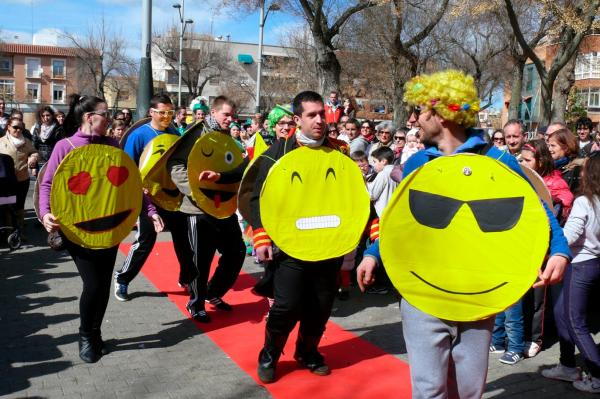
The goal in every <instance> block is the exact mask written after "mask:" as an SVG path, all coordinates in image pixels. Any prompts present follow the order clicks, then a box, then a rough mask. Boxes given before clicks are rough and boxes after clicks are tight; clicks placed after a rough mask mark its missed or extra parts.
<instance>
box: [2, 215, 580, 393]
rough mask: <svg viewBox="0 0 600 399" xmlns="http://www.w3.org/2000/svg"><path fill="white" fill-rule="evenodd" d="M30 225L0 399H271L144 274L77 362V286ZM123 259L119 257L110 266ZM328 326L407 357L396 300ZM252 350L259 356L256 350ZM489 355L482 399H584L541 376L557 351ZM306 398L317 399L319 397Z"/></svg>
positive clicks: (7, 275) (251, 269)
mask: <svg viewBox="0 0 600 399" xmlns="http://www.w3.org/2000/svg"><path fill="white" fill-rule="evenodd" d="M28 216H29V217H32V213H31V212H29V214H28ZM28 224H29V227H28V229H27V233H28V236H29V238H30V244H32V246H30V247H28V248H23V249H20V250H18V251H15V252H12V253H9V252H8V251H7V249H6V248H4V247H3V248H2V249H0V285H1V289H0V320H1V324H0V326H1V329H0V348H2V349H3V351H2V355H1V356H0V396H1V397H7V398H25V397H37V398H219V399H224V398H232V399H233V398H244V399H254V398H268V397H270V395H269V393H268V392H267V391H266V390H265V389H264V388H262V387H261V386H260V385H258V384H256V383H255V381H254V380H253V379H252V378H250V376H248V375H247V374H246V373H244V372H243V371H242V370H241V369H240V368H239V367H238V366H237V365H236V364H235V363H233V362H232V361H231V360H230V359H229V358H228V357H227V356H226V355H225V354H224V352H222V351H221V350H220V349H219V348H218V347H217V346H216V345H215V344H214V343H213V342H212V341H211V340H210V339H209V338H208V337H206V336H205V335H204V334H203V333H202V331H200V330H199V329H198V328H197V327H196V326H195V325H194V324H193V323H192V322H191V321H189V319H187V317H186V316H185V315H183V314H182V313H181V312H180V311H179V310H178V309H177V308H176V306H175V305H174V304H173V303H171V302H170V301H169V300H168V299H167V298H166V297H165V296H164V294H162V293H160V292H157V291H156V290H155V288H154V287H153V286H152V285H151V284H150V283H149V282H148V280H147V279H146V278H145V277H144V276H143V275H140V276H138V278H136V279H135V280H134V281H133V283H132V285H131V286H130V292H131V293H132V298H133V299H132V300H131V301H129V302H124V303H121V302H118V301H116V300H115V299H114V297H113V296H112V292H111V299H110V302H109V306H108V310H107V312H106V317H105V322H104V325H103V335H104V338H105V340H106V341H107V344H108V345H109V346H110V347H111V348H112V349H113V351H112V352H111V353H110V354H109V355H107V356H105V357H103V358H102V360H101V361H100V362H99V363H97V364H92V365H89V364H86V363H84V362H82V361H81V360H80V359H79V356H78V348H77V329H78V325H79V320H78V295H79V293H80V290H81V280H80V279H79V276H78V274H77V271H76V269H75V266H74V264H73V263H72V261H71V259H70V258H69V257H68V255H67V254H66V253H59V252H54V251H52V250H50V249H48V248H47V247H46V246H45V243H44V240H45V236H46V235H45V233H44V232H43V231H42V230H41V227H40V228H38V227H37V226H35V227H34V223H33V220H30V221H29V222H28ZM169 238H170V236H169V235H168V234H161V236H160V239H161V240H167V239H169ZM123 259H124V257H123V255H122V254H119V258H118V260H117V265H120V264H121V263H122V262H123ZM244 270H245V271H246V272H248V273H252V274H254V275H257V276H258V275H259V273H260V272H261V270H262V269H261V267H260V266H257V265H254V264H253V262H252V259H251V258H247V260H246V264H245V265H244ZM332 320H333V321H334V322H336V323H337V324H338V325H340V326H342V327H344V328H345V329H346V330H348V331H350V332H352V333H354V334H355V335H357V336H361V337H362V338H363V339H365V340H367V341H369V342H371V343H373V344H375V345H377V346H379V347H380V348H382V349H383V350H385V351H386V352H388V353H390V354H393V355H394V356H397V357H398V358H400V359H402V360H405V361H406V360H407V356H406V351H405V348H404V343H403V341H402V339H401V336H402V335H401V320H400V313H399V311H398V303H397V300H396V298H395V297H394V295H392V294H387V295H360V294H359V293H358V292H356V291H353V292H352V295H351V298H350V300H349V301H346V302H339V301H336V303H335V306H334V311H333V316H332ZM240 339H243V337H240ZM249 350H250V349H249ZM252 350H254V351H255V352H256V353H257V354H258V350H259V348H252ZM496 357H497V356H491V357H490V369H489V376H488V386H487V392H486V394H485V397H486V398H492V397H494V398H501V397H511V398H531V397H540V398H554V397H559V396H560V397H561V398H564V399H567V398H576V397H577V398H580V397H582V394H581V393H578V392H576V391H575V390H574V389H573V388H572V387H571V386H570V384H568V383H560V382H555V381H550V380H546V379H544V378H543V377H541V376H540V374H539V370H540V369H541V368H546V367H549V366H551V365H553V364H555V363H556V361H557V359H558V345H554V346H553V347H552V348H551V349H550V350H546V351H544V352H542V353H540V355H538V356H537V357H536V358H533V359H527V360H525V361H522V362H520V363H518V364H517V365H514V366H507V365H502V364H501V363H499V362H498V361H497V359H496ZM334 372H335V370H334ZM377 378H393V377H390V376H367V375H365V383H369V384H374V383H375V384H376V383H377ZM399 383H401V382H400V381H399ZM314 398H315V399H320V398H319V396H318V393H317V392H316V393H315V396H314ZM327 399H329V398H327Z"/></svg>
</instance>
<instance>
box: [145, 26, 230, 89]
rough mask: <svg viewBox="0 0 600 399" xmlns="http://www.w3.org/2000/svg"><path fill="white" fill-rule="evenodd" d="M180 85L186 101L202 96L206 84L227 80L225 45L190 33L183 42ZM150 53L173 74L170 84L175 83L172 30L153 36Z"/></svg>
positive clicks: (176, 53) (174, 33)
mask: <svg viewBox="0 0 600 399" xmlns="http://www.w3.org/2000/svg"><path fill="white" fill-rule="evenodd" d="M185 43H187V46H185V45H184V48H183V57H182V69H181V82H182V85H184V86H185V87H187V92H188V93H189V98H195V97H197V96H198V95H200V94H202V90H204V86H206V84H207V83H208V81H209V80H211V79H215V78H220V77H222V76H227V75H228V73H231V66H230V65H229V58H230V56H229V45H228V44H227V42H217V41H215V40H213V39H212V38H211V37H209V36H207V35H198V34H194V33H193V32H190V33H189V35H188V38H187V40H185V41H184V44H185ZM152 44H153V46H154V49H155V50H156V51H157V52H158V54H159V55H160V56H161V57H162V58H163V59H164V61H165V62H166V64H167V65H168V66H169V67H170V68H171V71H173V73H172V75H171V78H172V79H171V78H170V79H168V80H169V81H171V82H175V81H177V79H178V74H179V34H178V32H177V30H176V28H175V27H171V28H169V29H167V30H166V31H165V32H163V33H157V34H155V35H154V38H153V40H152Z"/></svg>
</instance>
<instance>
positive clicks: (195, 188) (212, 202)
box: [187, 132, 244, 219]
mask: <svg viewBox="0 0 600 399" xmlns="http://www.w3.org/2000/svg"><path fill="white" fill-rule="evenodd" d="M243 161H244V158H243V156H242V152H241V151H240V150H239V148H238V146H237V144H236V143H235V141H234V140H233V139H232V138H231V136H228V135H225V134H223V133H219V132H210V133H207V134H204V135H202V136H201V137H200V138H199V139H198V141H196V143H195V144H194V146H193V147H192V150H191V152H190V155H189V157H188V169H187V171H188V180H189V184H190V190H191V193H192V198H193V199H194V201H195V202H196V204H197V205H198V207H199V208H200V209H202V211H204V212H206V213H207V214H209V215H211V216H214V217H216V218H218V219H225V218H227V217H229V216H231V215H233V214H234V213H235V210H236V208H237V192H238V188H239V185H240V183H239V182H237V183H225V184H223V183H217V182H211V181H204V180H203V181H200V180H199V179H198V177H199V176H200V173H201V172H202V171H206V170H211V171H214V172H219V173H223V172H228V171H232V170H234V169H236V168H238V167H240V166H241V164H242V163H243Z"/></svg>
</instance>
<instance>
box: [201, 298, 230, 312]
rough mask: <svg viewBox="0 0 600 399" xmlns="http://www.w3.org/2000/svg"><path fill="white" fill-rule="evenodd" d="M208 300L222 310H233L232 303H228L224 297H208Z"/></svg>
mask: <svg viewBox="0 0 600 399" xmlns="http://www.w3.org/2000/svg"><path fill="white" fill-rule="evenodd" d="M206 302H207V303H210V304H211V305H213V306H214V307H215V308H217V309H220V310H226V311H228V312H229V311H231V310H233V306H231V305H230V304H228V303H227V302H225V301H224V300H223V299H222V298H219V297H215V298H212V299H207V300H206Z"/></svg>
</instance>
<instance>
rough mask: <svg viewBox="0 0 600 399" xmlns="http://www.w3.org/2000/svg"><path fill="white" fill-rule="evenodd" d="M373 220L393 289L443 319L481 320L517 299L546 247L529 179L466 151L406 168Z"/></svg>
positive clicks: (546, 233) (543, 219) (544, 228)
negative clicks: (379, 215)
mask: <svg viewBox="0 0 600 399" xmlns="http://www.w3.org/2000/svg"><path fill="white" fill-rule="evenodd" d="M380 225H381V226H380V228H381V232H380V250H381V256H382V259H383V264H384V265H385V268H386V271H387V273H388V275H389V277H390V279H391V280H392V282H393V283H394V285H395V287H396V288H397V289H398V291H399V292H400V293H401V294H402V296H403V297H404V298H405V299H406V300H407V301H408V302H410V303H411V304H412V305H413V306H415V307H417V308H418V309H420V310H421V311H423V312H425V313H428V314H431V315H433V316H436V317H438V318H441V319H446V320H454V321H471V320H479V319H483V318H485V317H488V316H490V315H493V314H495V313H498V312H500V311H503V310H504V309H505V308H507V307H508V306H510V305H511V304H513V303H515V302H516V301H518V300H519V298H521V297H522V296H523V294H524V293H525V292H526V291H527V290H528V289H529V288H530V287H531V285H532V284H533V282H534V281H535V278H536V275H537V269H538V268H539V267H540V265H541V264H542V262H543V259H544V256H545V254H546V249H547V247H548V236H549V226H548V218H547V216H546V212H545V210H544V208H543V206H542V204H541V203H540V200H539V199H538V196H537V194H536V193H535V191H534V190H533V188H532V187H531V185H530V184H529V182H527V180H525V179H523V178H522V177H521V176H519V175H518V174H517V173H515V172H514V171H512V170H511V169H510V168H509V167H508V166H506V165H504V164H502V163H500V162H498V161H496V160H494V159H492V158H489V157H484V156H478V155H473V154H460V155H454V156H445V157H440V158H438V159H435V160H433V161H431V162H429V163H427V164H425V165H424V166H423V167H421V168H419V169H417V170H416V171H415V172H413V173H411V174H410V175H409V176H408V177H407V178H405V179H404V180H403V181H402V183H401V185H400V186H399V187H398V189H397V190H396V192H395V193H394V196H393V197H392V199H391V201H390V203H389V204H388V206H387V208H386V211H385V212H384V214H383V215H382V218H381V222H380ZM398 243H409V246H406V245H399V244H398Z"/></svg>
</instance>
